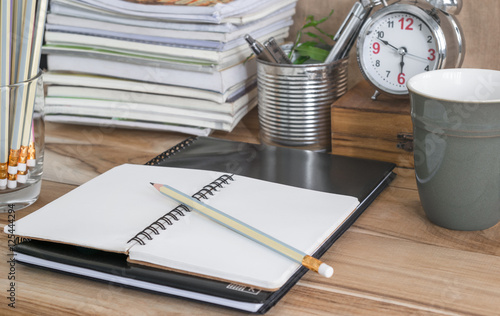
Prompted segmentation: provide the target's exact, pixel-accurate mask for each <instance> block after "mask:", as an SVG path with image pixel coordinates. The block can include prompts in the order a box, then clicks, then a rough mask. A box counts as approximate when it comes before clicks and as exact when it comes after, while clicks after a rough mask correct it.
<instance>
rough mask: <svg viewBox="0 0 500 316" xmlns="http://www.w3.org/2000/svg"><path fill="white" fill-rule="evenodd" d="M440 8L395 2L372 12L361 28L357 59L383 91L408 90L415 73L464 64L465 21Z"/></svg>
mask: <svg viewBox="0 0 500 316" xmlns="http://www.w3.org/2000/svg"><path fill="white" fill-rule="evenodd" d="M413 3H415V1H413ZM438 13H439V14H443V13H440V12H438V11H435V10H434V11H433V10H432V9H429V7H428V6H426V5H425V4H424V5H423V6H420V4H419V6H417V5H413V4H393V5H390V6H387V7H384V8H382V9H380V10H378V11H377V12H376V13H374V14H373V15H372V16H371V17H370V18H368V20H367V21H366V23H365V24H364V25H363V27H362V29H361V31H360V33H359V38H358V43H357V50H358V52H357V53H358V63H359V66H360V68H361V72H362V74H363V75H364V76H365V78H366V79H367V80H368V81H370V82H371V83H372V84H373V85H374V86H375V88H376V89H377V90H378V91H380V92H385V93H388V94H391V95H407V94H408V89H407V88H406V83H407V82H408V80H409V79H410V78H411V77H413V76H415V75H417V74H419V73H422V72H424V71H431V70H435V69H440V68H445V67H457V66H458V67H459V66H460V65H461V62H462V60H463V41H462V37H461V33H460V32H459V30H460V27H459V25H458V24H456V23H457V22H456V21H455V20H454V19H453V18H452V17H451V16H449V15H447V16H439V17H438V16H437V14H438ZM452 48H453V49H452ZM445 61H446V63H445Z"/></svg>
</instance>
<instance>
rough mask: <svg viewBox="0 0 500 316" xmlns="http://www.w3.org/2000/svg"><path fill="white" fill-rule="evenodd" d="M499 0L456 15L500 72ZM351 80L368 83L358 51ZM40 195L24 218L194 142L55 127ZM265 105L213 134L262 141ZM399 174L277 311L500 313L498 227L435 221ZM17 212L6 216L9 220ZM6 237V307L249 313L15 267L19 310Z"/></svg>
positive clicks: (61, 311)
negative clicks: (463, 228)
mask: <svg viewBox="0 0 500 316" xmlns="http://www.w3.org/2000/svg"><path fill="white" fill-rule="evenodd" d="M352 4H353V1H352V0H338V1H325V0H299V2H298V7H297V8H298V10H297V15H296V17H295V24H294V26H293V28H292V31H291V32H290V34H291V37H292V36H293V35H294V33H295V32H296V30H297V29H298V27H299V26H300V25H301V24H302V21H303V20H304V18H305V16H306V15H309V14H314V15H315V16H316V17H321V16H324V15H326V14H327V13H328V12H329V11H330V9H335V12H334V15H333V17H332V19H330V20H329V21H328V22H327V24H326V25H327V28H328V29H330V30H331V32H332V33H334V32H335V31H336V29H337V28H338V26H339V25H340V23H341V22H342V20H343V18H344V17H345V15H346V14H347V12H348V11H349V9H350V8H351V6H352ZM499 14H500V5H499V2H498V0H481V1H464V9H463V10H462V13H461V14H460V15H459V21H460V22H461V23H462V26H463V28H464V31H465V35H466V39H467V46H468V47H467V54H466V59H465V64H464V65H465V66H467V67H476V68H490V69H500V59H499V58H497V56H496V49H495V48H496V47H497V46H498V44H497V42H498V41H496V40H492V38H493V37H494V36H496V37H498V36H499V35H498V34H500V29H499V27H500V24H498V23H497V22H496V20H497V19H496V17H497V16H498V15H499ZM349 78H350V79H349V80H350V81H349V82H350V86H351V87H352V86H354V85H355V84H356V83H358V82H359V81H360V80H361V75H360V73H359V70H358V69H357V64H356V61H355V52H354V50H353V52H351V60H350V65H349ZM46 128H47V129H46V131H47V135H46V156H45V169H44V180H43V185H42V193H41V195H40V198H39V200H38V201H37V202H36V203H35V204H34V205H32V206H31V207H29V208H27V209H25V210H21V211H18V212H16V218H21V217H22V216H25V215H26V214H29V213H30V212H32V211H34V210H36V209H38V208H39V207H41V206H43V205H45V204H47V203H49V202H51V201H53V200H54V199H56V198H58V197H59V196H61V195H63V194H65V193H67V192H69V191H70V190H72V189H74V188H75V187H76V186H77V185H80V184H82V183H84V182H86V181H88V180H89V179H92V178H93V177H95V176H97V175H98V174H100V173H102V172H104V171H107V170H109V169H110V168H112V167H114V166H116V165H119V164H122V163H127V162H128V163H138V164H142V163H145V162H146V161H148V160H149V159H151V158H152V157H154V156H155V155H157V154H158V153H160V152H162V151H164V150H166V149H167V148H169V147H171V146H172V145H174V144H176V143H178V142H179V141H181V140H183V139H185V138H186V137H187V135H183V134H178V133H164V132H150V131H138V130H128V129H115V128H109V127H106V126H101V127H85V126H71V125H65V124H47V126H46ZM258 132H259V131H258V120H257V111H256V110H254V111H252V112H251V113H250V114H249V115H247V117H245V119H244V120H243V121H242V122H241V123H240V124H239V125H238V126H237V127H236V128H235V130H234V131H233V132H232V133H225V132H216V133H214V134H213V136H216V137H219V138H224V139H232V140H240V141H246V142H251V143H258V142H259V137H258ZM396 173H397V174H398V176H397V177H396V178H395V179H394V181H393V182H392V183H391V185H390V186H389V188H387V189H386V190H385V191H384V192H383V193H382V194H381V196H380V197H379V198H377V199H376V200H375V202H374V203H373V204H372V205H371V206H370V207H369V208H368V209H367V210H366V211H365V213H364V214H363V215H362V216H361V217H360V218H359V219H358V220H357V221H356V223H355V224H354V225H353V227H351V228H350V229H349V230H348V231H347V232H346V233H345V234H344V235H343V236H342V237H341V238H339V240H338V241H337V242H336V243H335V244H334V245H333V247H332V248H331V249H330V250H329V251H328V252H327V253H326V254H325V256H324V257H323V259H324V260H325V261H326V262H328V263H331V264H332V265H333V266H334V268H335V274H334V277H333V278H331V279H324V278H321V277H319V276H318V275H316V274H314V273H311V272H308V273H307V274H306V275H305V276H304V278H303V279H301V280H300V281H299V283H298V284H297V285H296V286H294V287H293V288H292V289H291V291H290V292H289V293H288V294H287V295H286V296H285V297H284V298H283V299H282V300H281V301H280V302H279V303H278V304H277V305H276V306H275V307H274V308H273V309H271V311H270V312H269V313H268V315H292V316H293V315H485V316H486V315H488V316H489V315H500V300H499V297H500V224H499V225H496V226H495V227H492V228H490V229H488V230H484V231H479V232H458V231H451V230H447V229H444V228H440V227H437V226H435V225H433V224H432V223H430V222H429V221H428V220H427V218H426V217H425V213H424V211H423V209H422V207H421V205H420V201H419V198H418V192H417V189H416V184H415V174H414V172H413V170H412V169H406V168H397V169H396ZM7 223H8V214H0V226H3V225H5V224H7ZM8 244H9V238H8V236H7V235H5V234H0V258H1V262H0V290H1V291H2V293H4V294H3V295H2V298H1V299H0V315H208V316H210V315H242V314H244V313H239V312H234V311H232V310H229V309H225V308H221V307H217V306H211V305H207V304H203V303H198V302H192V301H185V300H182V299H177V298H172V297H168V296H164V295H158V294H153V293H147V292H143V291H138V290H134V289H126V288H122V287H117V286H113V285H110V284H108V283H103V282H98V281H92V280H87V279H82V278H78V277H73V276H69V275H64V274H60V273H56V272H52V271H47V270H42V269H38V268H33V267H28V266H23V265H20V264H16V265H15V271H14V272H15V277H16V279H15V297H16V308H15V309H12V308H10V307H8V305H7V304H8V303H9V301H8V296H9V295H10V293H9V292H8V291H9V288H10V282H12V280H9V279H8V277H9V273H11V272H12V268H11V266H10V264H9V262H8V260H9V258H10V257H9V256H10V250H9V247H8Z"/></svg>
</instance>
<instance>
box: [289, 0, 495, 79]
mask: <svg viewBox="0 0 500 316" xmlns="http://www.w3.org/2000/svg"><path fill="white" fill-rule="evenodd" d="M355 1H356V0H299V2H298V4H297V13H296V14H295V18H294V20H295V22H294V25H293V27H292V28H291V31H290V40H292V39H294V38H295V35H296V32H297V30H298V28H299V27H300V26H302V25H303V23H304V19H305V17H306V16H307V15H310V14H312V15H314V17H315V18H317V19H318V18H321V17H324V16H326V15H327V14H328V13H329V12H330V11H331V10H332V9H334V13H333V15H332V17H331V18H330V19H329V20H328V21H327V22H325V24H324V28H325V29H326V30H328V31H329V32H330V33H331V34H335V32H336V31H337V29H338V28H339V27H340V24H341V23H342V21H343V20H344V18H345V17H346V15H347V13H348V12H349V10H350V9H351V7H352V5H353V4H354V2H355ZM457 19H458V21H459V23H460V24H461V25H462V28H463V30H464V34H465V41H466V52H465V60H464V64H463V66H462V67H464V68H486V69H495V70H500V56H499V52H500V21H499V19H500V1H499V0H463V8H462V11H461V12H460V14H458V15H457ZM361 79H362V76H361V73H360V71H359V68H358V65H357V61H356V50H355V47H354V48H353V50H352V51H351V55H350V60H349V85H350V86H352V85H354V84H355V83H357V82H359V80H361Z"/></svg>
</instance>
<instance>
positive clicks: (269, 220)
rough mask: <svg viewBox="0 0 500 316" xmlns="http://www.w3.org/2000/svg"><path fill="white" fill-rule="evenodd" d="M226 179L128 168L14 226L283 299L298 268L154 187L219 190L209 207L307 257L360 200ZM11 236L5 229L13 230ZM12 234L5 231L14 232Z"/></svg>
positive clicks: (33, 235)
mask: <svg viewBox="0 0 500 316" xmlns="http://www.w3.org/2000/svg"><path fill="white" fill-rule="evenodd" d="M221 177H224V173H221V172H215V171H207V170H197V169H184V168H172V167H159V166H145V165H132V164H125V165H121V166H118V167H116V168H113V169H111V170H109V171H108V172H106V173H104V174H102V175H100V176H98V177H96V178H95V179H93V180H91V181H89V182H87V183H85V184H84V185H82V186H80V187H78V188H76V189H74V190H73V191H71V192H69V193H68V194H66V195H64V196H63V197H61V198H59V199H57V200H55V201H53V202H52V203H50V204H48V205H46V206H45V207H43V208H41V209H39V210H38V211H36V212H34V213H32V214H30V215H28V216H26V217H24V218H22V219H21V220H19V221H17V222H16V226H15V231H16V234H17V235H19V236H24V237H30V238H33V239H41V240H47V241H53V242H57V243H64V244H71V245H78V246H83V247H87V248H94V249H99V250H104V251H108V252H117V253H125V254H128V261H130V262H131V263H133V264H138V265H146V266H153V267H156V268H161V269H168V270H174V271H177V272H182V273H186V274H192V275H196V276H201V277H204V278H210V279H216V280H224V281H228V282H235V283H238V284H246V285H249V286H252V287H257V288H260V289H265V290H271V291H272V290H277V289H279V288H280V287H282V286H283V285H284V284H285V283H286V282H287V281H288V280H289V278H290V277H292V276H293V275H294V273H295V272H296V271H297V270H298V269H299V268H300V265H299V264H298V263H295V262H293V261H291V260H289V259H287V258H286V257H283V256H281V255H279V254H277V253H275V252H273V251H272V250H270V249H268V248H265V247H263V246H262V245H260V244H257V243H255V242H254V241H251V240H249V239H247V238H246V237H243V236H241V235H239V234H237V233H235V232H233V231H231V230H229V229H227V228H224V227H222V226H220V225H219V224H217V223H215V222H213V221H211V220H210V219H208V218H205V217H203V216H202V215H199V214H197V213H195V212H187V211H186V210H184V209H183V208H179V207H178V203H176V202H174V201H172V200H170V199H168V198H166V197H164V196H163V195H161V194H160V193H158V192H157V191H156V190H155V189H154V188H153V187H152V186H151V184H150V182H155V183H163V184H168V185H170V186H172V187H174V188H176V189H178V190H180V191H183V192H185V193H186V194H189V195H193V194H195V193H197V192H199V191H200V190H201V189H203V188H204V187H206V185H208V184H210V183H213V182H214V181H219V182H220V183H221V185H222V188H219V189H218V190H216V191H214V192H211V193H213V194H207V193H206V192H205V193H206V194H205V195H206V196H207V199H206V200H203V202H204V203H206V204H209V205H210V206H212V207H215V208H217V209H219V210H221V211H223V212H225V213H227V214H229V215H231V216H233V217H235V218H237V219H239V220H241V221H243V222H245V223H247V224H248V225H250V226H253V227H255V228H257V229H259V230H261V231H263V232H265V233H267V234H269V235H271V236H273V237H274V238H276V239H278V240H281V241H283V242H285V243H287V244H289V245H291V246H293V247H295V248H297V249H299V250H301V251H303V252H305V253H307V254H314V253H315V252H316V250H317V249H318V248H320V247H321V246H322V245H323V243H324V242H325V241H326V240H328V239H329V237H330V236H331V235H333V234H334V233H335V232H336V231H337V229H339V227H342V224H343V223H344V222H345V221H346V220H347V219H348V218H349V217H350V216H351V214H352V213H353V212H354V211H355V210H356V208H357V206H358V205H359V201H358V199H357V198H356V197H353V196H349V195H341V194H334V193H326V192H321V191H315V190H309V189H303V188H298V187H292V186H288V185H283V184H278V183H273V182H268V181H263V180H258V179H254V178H248V177H244V176H239V175H232V177H231V178H232V179H233V180H227V183H223V182H226V181H223V182H221ZM7 228H8V227H7ZM7 228H6V229H7Z"/></svg>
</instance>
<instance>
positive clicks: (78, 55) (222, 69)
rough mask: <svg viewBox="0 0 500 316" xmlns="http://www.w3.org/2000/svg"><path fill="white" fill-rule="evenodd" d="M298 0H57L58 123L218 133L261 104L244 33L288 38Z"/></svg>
mask: <svg viewBox="0 0 500 316" xmlns="http://www.w3.org/2000/svg"><path fill="white" fill-rule="evenodd" d="M296 2H297V0H190V1H187V0H51V1H50V12H49V14H48V16H47V25H46V33H45V41H46V44H45V45H44V47H43V53H44V54H46V55H47V67H48V72H47V73H46V74H45V75H44V82H45V84H46V85H47V86H48V88H47V94H46V100H45V101H46V104H45V113H46V119H47V120H48V121H55V122H66V123H78V124H92V125H98V124H105V125H111V126H126V127H138V128H151V129H158V130H171V131H179V132H184V133H189V134H194V135H208V134H209V133H210V132H211V131H212V130H214V129H217V130H224V131H231V130H232V129H233V127H234V126H235V125H236V124H237V123H238V122H239V120H240V119H241V118H242V117H243V116H244V115H245V114H246V113H247V112H248V111H249V110H251V109H252V108H253V107H254V106H255V105H256V103H257V89H256V62H255V58H253V57H252V52H251V50H250V49H249V47H248V45H247V43H246V42H245V40H244V36H245V34H251V35H252V37H254V38H256V39H257V40H261V41H264V40H267V39H268V38H270V37H274V38H275V39H276V40H277V41H278V42H280V41H283V40H284V39H285V38H286V37H287V36H288V31H289V27H290V26H291V25H292V23H293V21H292V17H293V14H294V13H295V5H296Z"/></svg>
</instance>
